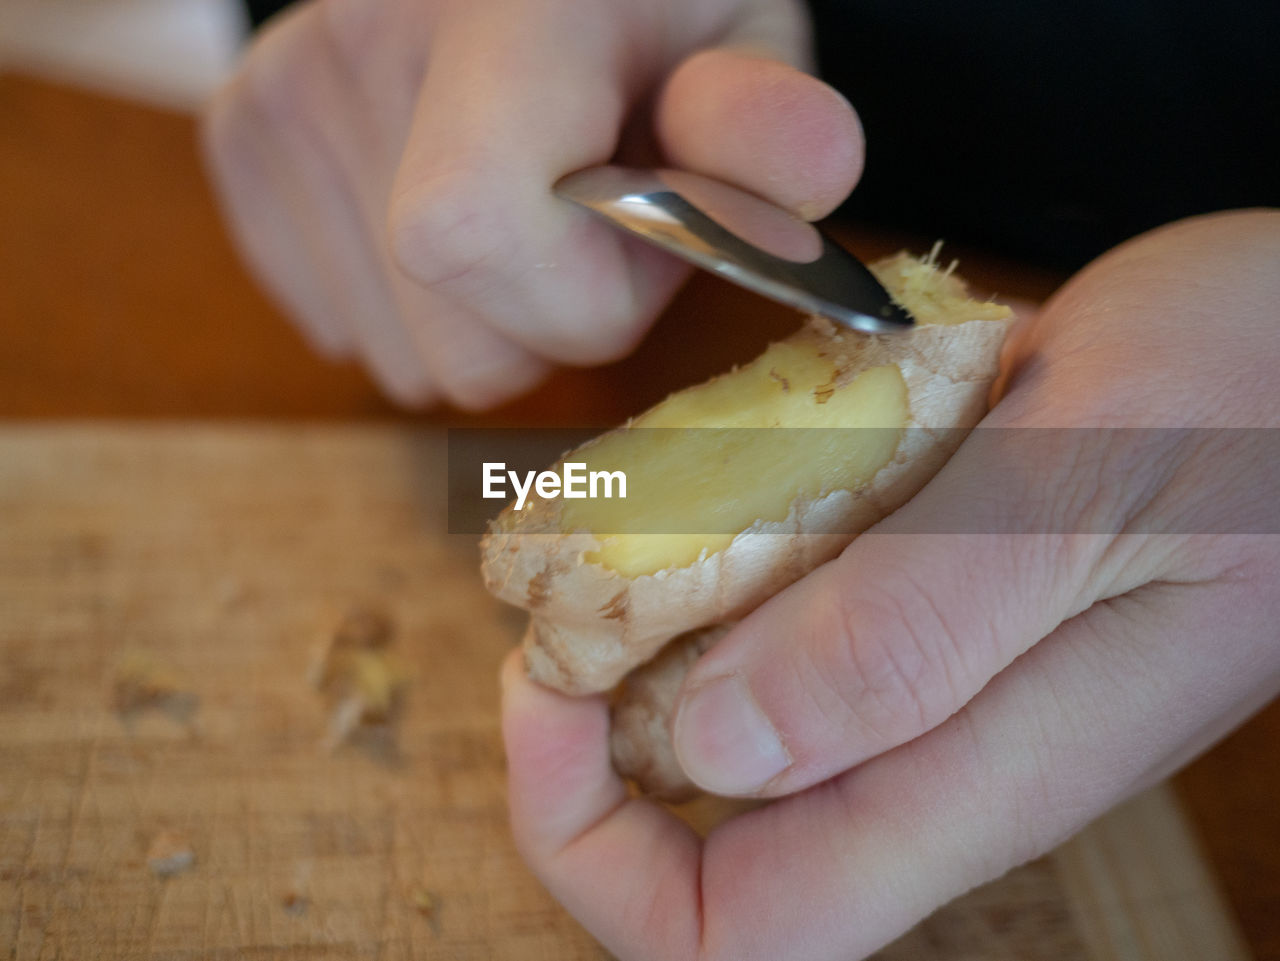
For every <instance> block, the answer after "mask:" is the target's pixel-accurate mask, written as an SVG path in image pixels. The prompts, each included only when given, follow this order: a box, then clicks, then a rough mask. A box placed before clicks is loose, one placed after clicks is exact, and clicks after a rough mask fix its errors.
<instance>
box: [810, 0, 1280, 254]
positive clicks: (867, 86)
mask: <svg viewBox="0 0 1280 961" xmlns="http://www.w3.org/2000/svg"><path fill="white" fill-rule="evenodd" d="M810 3H811V6H812V8H813V11H814V16H815V20H816V23H817V26H818V29H817V38H818V48H819V51H818V52H819V59H820V66H821V71H822V74H823V76H824V78H825V79H827V80H828V81H829V82H831V83H832V84H833V85H835V86H836V87H838V88H839V89H840V90H841V91H842V92H844V93H845V95H846V96H847V97H848V98H849V100H850V101H851V102H852V103H853V104H854V106H855V107H856V108H857V110H858V114H859V116H860V117H861V118H862V122H863V125H864V127H865V129H866V137H867V166H866V172H865V175H864V177H863V180H862V182H861V184H860V185H859V186H858V189H857V190H855V191H854V194H853V197H852V198H851V199H850V200H849V202H848V203H847V204H846V205H845V207H844V208H842V213H845V214H848V215H849V216H851V217H854V218H857V219H859V220H864V221H872V222H876V223H882V224H888V225H893V226H897V227H907V228H910V229H912V230H914V231H918V232H922V233H924V234H925V235H934V236H938V237H945V238H947V239H951V240H964V241H967V242H973V243H977V244H981V245H984V246H987V247H992V248H997V249H1001V250H1004V251H1006V252H1008V253H1010V254H1014V255H1016V256H1019V257H1021V258H1022V259H1025V260H1035V261H1039V262H1042V263H1045V264H1049V265H1052V266H1057V267H1062V268H1074V267H1078V266H1080V265H1081V264H1083V263H1084V262H1085V261H1086V260H1088V259H1090V258H1092V257H1094V256H1096V255H1097V254H1099V253H1101V252H1102V251H1103V250H1105V249H1107V248H1108V247H1111V246H1113V245H1115V244H1116V243H1119V242H1120V241H1121V240H1124V239H1126V238H1127V237H1131V236H1133V235H1134V234H1137V233H1140V232H1142V231H1144V230H1147V229H1149V228H1151V227H1155V226H1157V225H1159V224H1162V223H1167V222H1168V221H1171V220H1176V219H1178V218H1180V217H1185V216H1188V215H1190V214H1195V213H1204V212H1207V211H1211V210H1221V209H1225V208H1229V207H1242V206H1255V205H1268V206H1273V205H1280V46H1278V45H1277V38H1280V5H1277V4H1276V3H1275V0H1219V2H1217V3H1214V4H1207V3H1198V4H1197V3H1188V2H1177V0H1147V2H1145V3H1138V2H1133V0H1130V2H1119V0H1080V2H1076V3H1055V4H1036V3H1026V2H1023V0H984V2H982V3H956V2H950V3H948V2H936V0H810Z"/></svg>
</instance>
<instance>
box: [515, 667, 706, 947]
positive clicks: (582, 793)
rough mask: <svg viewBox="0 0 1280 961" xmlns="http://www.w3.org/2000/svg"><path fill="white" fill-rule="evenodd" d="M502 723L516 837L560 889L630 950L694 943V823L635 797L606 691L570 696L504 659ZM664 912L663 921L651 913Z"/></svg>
mask: <svg viewBox="0 0 1280 961" xmlns="http://www.w3.org/2000/svg"><path fill="white" fill-rule="evenodd" d="M502 690H503V697H502V732H503V739H504V742H505V745H506V752H507V784H508V792H509V795H510V803H511V826H512V832H513V834H514V837H515V840H516V844H517V846H518V847H519V848H520V852H521V854H522V855H523V856H524V858H525V860H526V861H527V862H528V863H529V865H530V867H531V868H532V869H533V871H534V872H535V873H536V874H537V875H538V877H539V878H540V879H541V880H542V882H543V883H544V884H545V885H546V886H547V888H548V889H549V890H550V891H551V893H552V894H553V895H555V896H556V898H557V899H558V900H559V901H560V902H561V903H562V904H563V905H564V906H565V907H566V908H568V910H569V911H570V913H572V914H573V915H574V916H575V917H576V918H578V919H579V921H581V922H582V924H583V925H584V926H585V927H586V928H587V929H588V930H589V931H591V932H592V933H593V934H594V935H595V936H596V937H597V938H599V939H600V940H601V941H602V942H604V943H605V944H606V945H608V946H609V947H610V948H611V949H613V950H614V951H615V952H617V953H619V954H620V955H622V956H623V957H644V956H654V957H679V956H680V955H679V953H678V952H679V951H680V950H681V949H684V948H687V947H688V945H690V944H696V943H697V925H698V915H697V904H698V887H697V861H698V856H699V853H700V843H699V841H698V838H697V837H696V836H695V835H694V833H693V832H692V831H691V830H690V829H689V828H688V827H686V826H685V825H683V824H681V823H680V822H678V821H676V820H675V819H674V818H673V817H671V816H670V815H668V814H666V813H665V812H664V811H662V810H661V809H660V808H659V807H657V806H656V805H654V804H652V803H650V802H647V801H641V800H635V799H629V798H628V796H627V792H626V788H625V786H624V785H623V783H622V781H621V779H620V778H619V777H618V776H617V774H615V773H614V771H613V767H612V765H611V764H610V761H609V748H608V731H609V709H608V704H607V703H606V700H605V699H604V698H602V697H592V698H571V697H566V696H565V695H563V694H560V693H558V692H556V691H552V690H550V689H548V688H544V687H541V686H539V685H537V684H535V683H534V682H532V681H530V680H529V678H528V677H527V676H526V675H525V670H524V660H523V657H522V656H521V654H520V652H519V651H518V650H517V651H514V652H512V654H511V655H510V656H509V657H508V658H507V660H506V662H505V663H504V664H503V668H502ZM650 922H656V923H650Z"/></svg>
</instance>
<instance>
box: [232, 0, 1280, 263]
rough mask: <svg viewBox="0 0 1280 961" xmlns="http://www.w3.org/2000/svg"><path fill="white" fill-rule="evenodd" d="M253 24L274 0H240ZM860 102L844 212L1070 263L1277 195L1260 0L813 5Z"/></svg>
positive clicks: (824, 62) (824, 56) (821, 35)
mask: <svg viewBox="0 0 1280 961" xmlns="http://www.w3.org/2000/svg"><path fill="white" fill-rule="evenodd" d="M246 2H247V3H248V4H249V7H250V11H251V13H252V15H253V16H254V17H255V20H260V19H261V18H263V17H265V16H267V15H268V14H270V13H271V12H274V11H275V10H276V9H279V8H280V7H283V6H285V5H286V3H287V2H288V0H246ZM809 4H810V7H811V9H812V10H813V14H814V20H815V24H816V36H817V39H818V56H819V65H820V68H821V72H822V75H823V77H824V78H825V79H826V80H828V81H829V82H830V83H832V84H833V85H834V86H836V87H837V88H838V89H840V90H841V91H842V92H843V93H844V94H845V96H847V97H848V98H849V100H850V101H851V102H852V103H853V105H854V106H855V107H856V108H857V110H858V113H859V116H861V118H862V122H863V125H864V127H865V129H866V135H867V166H866V172H865V174H864V177H863V180H862V182H861V183H860V184H859V186H858V189H857V190H855V191H854V194H853V197H852V198H851V199H850V200H849V202H848V203H847V204H845V206H844V207H842V208H841V211H840V213H841V214H842V215H845V216H847V217H850V218H854V219H857V220H860V221H864V222H869V223H877V224H883V225H887V226H893V227H901V228H907V229H909V230H912V231H915V232H917V233H920V234H923V235H925V236H928V237H942V238H945V239H948V240H955V241H964V242H968V243H972V244H977V245H981V246H985V247H988V248H992V249H996V250H1001V251H1004V252H1006V253H1009V254H1011V255H1014V256H1016V257H1018V258H1020V259H1022V260H1025V261H1033V262H1039V263H1042V264H1045V265H1048V266H1054V267H1059V268H1064V269H1072V268H1075V267H1078V266H1080V265H1081V264H1083V263H1084V262H1085V261H1087V260H1089V259H1090V258H1092V257H1094V256H1096V255H1097V254H1099V253H1101V252H1102V251H1103V250H1105V249H1107V248H1108V247H1111V246H1113V245H1115V244H1116V243H1119V242H1120V241H1121V240H1124V239H1125V238H1127V237H1131V236H1133V235H1134V234H1137V233H1140V232H1142V231H1143V230H1146V229H1149V228H1151V227H1155V226H1157V225H1159V224H1161V223H1166V222H1168V221H1170V220H1176V219H1178V218H1180V217H1185V216H1188V215H1190V214H1195V213H1203V212H1207V211H1211V210H1221V209H1225V208H1229V207H1243V206H1256V205H1267V206H1280V47H1278V46H1277V38H1278V37H1280V5H1277V4H1276V2H1275V0H1219V2H1217V3H1214V4H1207V3H1198V4H1197V3H1192V2H1188V0H1146V2H1137V0H1128V2H1124V0H1081V2H1078V3H1069V4H1035V3H1026V2H1025V0H984V2H982V3H960V2H954V0H952V2H946V0H809Z"/></svg>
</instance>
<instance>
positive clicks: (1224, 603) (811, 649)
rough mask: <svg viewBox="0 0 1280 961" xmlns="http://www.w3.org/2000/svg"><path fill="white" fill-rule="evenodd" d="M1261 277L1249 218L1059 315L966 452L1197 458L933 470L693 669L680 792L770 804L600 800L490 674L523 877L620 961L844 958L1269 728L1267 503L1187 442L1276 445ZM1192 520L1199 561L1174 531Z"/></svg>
mask: <svg viewBox="0 0 1280 961" xmlns="http://www.w3.org/2000/svg"><path fill="white" fill-rule="evenodd" d="M1278 266H1280V214H1277V213H1274V212H1246V213H1235V214H1222V215H1216V216H1211V217H1206V218H1200V219H1196V220H1191V221H1186V222H1182V223H1179V224H1176V225H1173V226H1171V227H1168V228H1164V229H1162V230H1159V231H1156V232H1153V233H1152V234H1149V235H1146V236H1144V237H1141V238H1139V239H1137V240H1135V241H1132V242H1130V243H1129V244H1126V245H1125V246H1123V247H1121V248H1119V249H1118V250H1116V251H1113V252H1112V253H1110V254H1108V255H1106V256H1105V257H1103V258H1101V259H1100V260H1099V261H1097V262H1096V263H1094V264H1093V265H1091V266H1090V267H1089V268H1087V269H1086V270H1084V271H1083V272H1082V273H1081V274H1079V275H1078V276H1077V277H1076V278H1074V279H1073V280H1072V281H1071V282H1069V283H1068V284H1067V285H1065V286H1064V287H1063V289H1062V290H1061V291H1060V292H1059V293H1058V294H1057V295H1056V296H1055V297H1054V298H1053V299H1052V300H1051V301H1050V302H1049V303H1048V304H1047V305H1046V306H1045V308H1044V309H1043V311H1041V313H1040V314H1038V315H1037V316H1036V317H1035V319H1034V320H1033V321H1032V322H1031V323H1030V324H1029V325H1028V326H1027V327H1026V328H1025V329H1024V330H1022V331H1021V332H1020V333H1019V335H1018V337H1017V340H1016V342H1015V344H1014V347H1013V350H1012V357H1011V365H1010V368H1009V374H1010V376H1009V378H1008V381H1007V387H1006V390H1005V394H1004V396H1003V398H1002V399H1001V400H1000V402H999V403H998V404H997V405H996V406H995V408H994V409H993V410H992V412H991V413H990V414H989V415H988V417H987V419H986V421H985V422H984V425H983V426H984V427H1004V428H1029V427H1042V428H1099V427H1108V428H1109V427H1120V426H1141V427H1178V428H1181V427H1200V428H1205V429H1206V430H1205V431H1203V432H1201V433H1200V434H1197V435H1195V436H1197V437H1203V438H1204V440H1205V443H1204V444H1203V445H1199V446H1196V447H1194V448H1192V449H1190V450H1188V449H1186V448H1172V447H1171V448H1169V449H1161V448H1160V447H1159V444H1158V443H1157V446H1156V447H1154V448H1153V447H1151V446H1149V445H1144V446H1138V447H1134V446H1130V445H1128V444H1127V443H1126V441H1125V438H1126V437H1127V435H1126V434H1125V433H1124V432H1121V431H1093V430H1090V431H1085V432H1084V434H1083V435H1082V436H1085V437H1088V438H1094V439H1108V438H1110V439H1112V440H1114V443H1112V444H1110V446H1106V447H1101V448H1096V449H1091V448H1088V447H1084V448H1081V447H1074V448H1072V447H1065V448H1063V449H1062V450H1063V452H1064V453H1070V454H1072V455H1075V456H1071V457H1063V458H1062V459H1059V460H1056V461H1055V460H1052V459H1046V460H1044V461H1043V462H1041V463H1037V464H1035V465H1033V469H1030V470H1028V469H1027V465H1026V464H1021V463H1000V462H992V461H991V460H990V459H988V458H987V457H985V456H978V455H979V454H982V453H983V452H984V449H983V448H980V447H976V446H973V445H971V444H970V443H966V444H963V445H961V447H960V449H959V450H958V451H957V452H956V454H955V455H954V456H953V457H952V459H951V460H950V461H949V462H948V464H947V466H946V467H945V468H944V469H943V470H942V471H941V473H939V474H938V476H937V477H936V478H935V479H934V480H933V481H932V482H930V483H929V484H928V485H927V486H926V487H925V488H924V489H923V490H922V491H921V492H920V493H919V494H917V495H916V496H915V497H914V498H913V499H912V500H911V501H910V502H909V503H907V504H906V505H905V506H904V507H902V508H901V509H900V510H899V511H898V512H897V513H896V514H894V515H893V516H891V517H890V518H889V519H888V520H886V521H884V522H883V523H881V524H880V525H878V526H877V527H874V528H872V529H871V530H870V531H869V532H867V533H865V534H862V535H861V536H859V537H858V538H857V539H855V540H854V541H853V542H852V544H851V545H850V546H849V547H848V548H847V549H846V550H845V551H844V552H843V553H842V554H841V555H840V556H839V557H837V558H836V559H834V560H832V561H830V562H829V563H827V564H825V565H823V566H821V567H819V568H818V569H817V570H815V571H814V572H813V573H811V574H809V575H808V576H806V577H804V578H803V579H801V580H800V581H798V582H797V583H796V584H794V585H793V586H791V587H789V588H787V589H785V590H783V591H782V592H781V593H779V594H778V595H777V596H776V597H774V598H773V599H772V600H770V601H768V602H766V603H765V604H764V605H763V606H762V607H761V608H760V609H759V610H757V611H755V612H754V613H753V614H751V615H750V616H748V617H747V618H746V619H744V620H743V621H742V623H741V624H740V625H738V626H737V627H736V628H735V629H734V630H732V631H731V632H730V633H729V634H728V635H727V636H726V637H725V638H723V639H722V640H721V641H720V642H719V643H718V644H717V645H716V646H715V647H714V648H713V649H712V650H711V651H710V652H709V653H708V654H706V655H704V656H703V658H702V659H701V660H700V661H699V662H698V664H697V665H696V667H694V668H693V670H692V672H691V674H690V676H689V678H688V680H687V682H686V686H685V688H684V692H683V696H682V699H681V702H680V706H679V709H678V714H677V720H676V725H675V733H676V749H677V753H678V756H679V759H680V761H681V762H682V764H683V766H684V769H685V771H686V772H687V773H688V774H689V775H690V776H691V777H692V779H693V780H694V781H695V782H697V783H698V784H699V785H701V786H702V787H704V788H707V789H711V790H716V791H719V792H722V793H729V794H740V795H754V796H762V797H776V798H779V800H778V801H776V802H775V803H773V804H771V805H768V806H765V807H763V808H760V809H758V810H755V811H752V812H751V813H749V814H746V815H743V816H741V817H738V818H736V819H734V820H732V821H730V822H728V823H726V824H724V825H722V826H721V827H720V828H719V829H717V830H716V831H715V832H713V833H712V834H711V835H710V836H709V837H708V838H707V839H706V840H705V841H703V840H700V839H699V838H698V837H696V836H695V835H694V834H693V833H692V832H690V831H689V830H688V829H686V828H685V827H684V826H683V825H682V824H681V823H680V822H678V821H677V820H676V819H674V818H673V817H671V816H669V815H668V814H666V813H665V812H664V811H663V810H662V809H661V808H660V807H659V806H657V805H656V804H654V803H652V802H649V801H644V800H635V799H629V798H628V794H627V792H626V790H625V787H624V785H623V783H622V781H621V779H620V778H619V777H618V776H617V775H616V774H615V773H614V771H613V769H612V767H611V765H610V760H609V747H608V725H609V714H608V705H607V703H606V702H605V700H604V699H603V698H601V697H594V698H573V697H567V696H565V695H562V694H559V693H556V692H553V691H550V690H548V689H546V688H543V687H540V686H538V685H535V684H533V683H532V682H530V681H529V680H528V679H527V678H526V677H525V675H524V671H523V665H522V662H521V659H520V657H519V655H513V657H512V658H511V660H510V661H509V662H508V664H507V665H506V668H505V671H504V675H503V678H504V687H505V701H504V734H505V738H506V744H507V752H508V758H509V775H510V782H509V783H510V797H511V806H512V823H513V828H514V831H515V836H516V839H517V842H518V844H519V845H520V847H521V850H522V852H523V853H524V855H525V857H526V858H527V859H528V861H529V863H530V865H531V866H532V867H533V869H534V871H535V872H536V873H537V874H538V875H539V876H540V877H541V878H542V880H543V881H544V883H546V884H547V885H548V887H549V888H550V889H551V891H552V892H553V893H554V894H555V895H556V896H557V897H558V898H559V899H560V900H561V901H562V902H563V903H564V904H565V905H566V906H567V907H568V908H569V909H570V910H571V911H572V912H573V913H574V914H575V915H576V916H577V917H578V918H579V919H580V920H581V921H582V922H583V923H584V924H585V925H586V926H587V927H588V929H590V930H591V931H592V932H593V933H594V934H595V935H596V936H597V937H598V938H600V940H601V941H602V942H603V943H604V944H605V945H606V946H607V947H608V948H609V949H610V950H611V951H613V952H614V953H616V954H617V955H618V956H619V957H621V958H624V959H635V961H640V959H646V958H689V959H694V958H701V959H712V958H725V959H729V958H732V959H735V961H745V959H754V958H761V959H773V958H778V957H788V958H793V959H796V961H801V959H803V961H811V959H819V958H830V959H837V958H838V959H842V961H843V959H850V958H856V957H862V956H865V955H866V954H869V953H871V952H872V951H874V950H875V949H876V948H878V947H880V946H881V945H883V944H885V943H887V942H888V941H890V940H891V939H893V938H894V937H896V936H897V935H898V934H900V933H901V932H903V931H904V930H905V929H906V928H908V927H910V926H911V925H912V924H914V923H915V922H916V921H917V920H919V919H920V918H921V917H923V916H924V915H926V914H927V913H929V912H930V911H932V910H933V909H934V908H935V907H937V906H938V905H940V904H941V903H943V902H944V901H946V900H949V899H950V898H952V897H953V896H955V895H957V894H959V893H960V892H961V891H963V890H965V889H967V888H969V887H971V886H972V885H974V884H978V883H981V882H982V881H985V880H987V879H989V878H992V877H994V876H996V875H998V874H1001V873H1003V872H1004V871H1005V870H1007V869H1008V868H1009V867H1011V866H1013V865H1015V864H1018V863H1020V862H1022V861H1024V860H1027V859H1029V858H1031V857H1034V856H1036V855H1038V854H1040V853H1043V852H1044V851H1046V850H1048V849H1049V848H1051V847H1052V846H1054V845H1056V844H1057V843H1059V842H1060V841H1061V840H1063V839H1064V838H1065V837H1067V836H1068V835H1070V834H1071V833H1073V832H1074V831H1076V830H1078V829H1079V828H1080V827H1082V826H1083V825H1084V824H1085V823H1087V822H1088V821H1089V820H1091V819H1092V818H1094V817H1096V816H1097V815H1099V814H1101V813H1102V812H1103V811H1104V810H1106V808H1108V807H1109V806H1111V805H1112V804H1114V803H1115V802H1117V801H1119V800H1121V799H1122V798H1124V797H1125V796H1127V795H1129V794H1131V793H1133V792H1135V791H1137V790H1140V789H1141V788H1143V787H1145V786H1147V785H1149V784H1151V783H1153V782H1155V781H1156V780H1158V779H1159V778H1161V777H1164V776H1165V775H1167V774H1168V773H1170V772H1171V771H1173V770H1174V769H1176V768H1177V767H1178V766H1180V765H1181V764H1183V763H1185V762H1186V761H1187V760H1189V759H1190V758H1191V757H1193V756H1194V755H1195V754H1196V753H1198V752H1199V751H1201V750H1203V749H1204V748H1205V747H1207V746H1208V745H1209V744H1211V743H1212V742H1213V741H1214V740H1215V739H1216V738H1217V737H1219V736H1221V735H1222V734H1223V733H1224V732H1225V731H1227V730H1229V729H1230V727H1231V726H1233V725H1234V724H1236V723H1239V721H1241V720H1242V719H1243V718H1245V717H1246V716H1247V715H1248V714H1249V713H1251V712H1252V711H1253V710H1255V709H1256V708H1257V707H1259V706H1260V705H1261V704H1263V703H1265V702H1266V700H1268V699H1269V698H1271V697H1272V696H1274V694H1275V693H1276V691H1277V689H1278V688H1280V646H1278V645H1277V644H1276V642H1275V626H1274V625H1275V624H1276V623H1277V620H1278V618H1280V594H1277V592H1276V590H1275V583H1276V580H1277V577H1280V545H1277V544H1276V543H1275V540H1276V539H1275V538H1274V537H1272V536H1263V535H1261V534H1251V533H1248V531H1249V530H1250V529H1256V530H1264V529H1270V530H1275V529H1280V517H1277V516H1276V507H1275V491H1274V489H1266V488H1265V487H1263V488H1260V489H1258V490H1256V491H1253V492H1252V495H1251V496H1250V493H1249V492H1248V491H1242V490H1240V489H1239V488H1234V487H1232V486H1231V478H1232V477H1234V476H1239V475H1240V473H1241V472H1243V471H1249V470H1256V468H1257V465H1258V463H1259V461H1260V458H1266V457H1268V456H1269V454H1271V453H1272V452H1269V451H1267V450H1266V449H1260V448H1259V444H1260V443H1261V444H1262V445H1263V448H1265V436H1264V433H1263V432H1256V433H1248V432H1245V433H1229V432H1226V433H1224V432H1223V431H1221V430H1217V429H1223V428H1235V427H1269V428H1274V427H1277V426H1280V408H1278V407H1277V404H1276V400H1275V398H1276V396H1277V395H1278V394H1280V380H1278V375H1277V373H1276V371H1277V368H1278V365H1277V361H1278V360H1280V326H1277V324H1276V322H1275V304H1276V303H1277V301H1278V300H1280V269H1277V268H1278ZM1151 436H1152V435H1151V434H1149V433H1146V434H1143V437H1144V439H1147V440H1149V439H1150V437H1151ZM1155 436H1156V437H1157V439H1158V438H1159V437H1160V436H1161V435H1160V433H1157V434H1156V435H1155ZM1184 439H1185V435H1183V434H1180V433H1179V432H1177V431H1169V432H1168V440H1169V443H1170V444H1175V443H1181V442H1182V441H1183V440H1184ZM1175 453H1176V455H1177V456H1176V457H1175V456H1172V455H1173V454H1175ZM1082 454H1083V455H1086V456H1080V455H1082ZM957 503H962V504H964V505H965V510H966V511H967V519H968V522H969V527H970V529H971V530H975V531H976V530H982V529H984V523H986V524H987V525H988V526H987V527H986V529H989V530H1000V529H1001V524H1000V520H1001V518H1002V517H1004V516H1006V515H1007V513H1008V512H1009V511H1011V510H1013V511H1016V512H1018V513H1019V514H1020V515H1021V516H1024V517H1031V518H1038V519H1040V520H1041V522H1042V523H1041V526H1040V531H1041V532H1040V533H1016V534H998V533H996V534H992V533H983V534H960V533H928V532H929V531H931V530H937V529H938V526H939V525H938V523H937V521H938V519H940V518H947V517H954V515H955V510H956V505H957ZM1205 511H1210V512H1211V516H1212V517H1214V518H1215V523H1216V529H1217V530H1218V531H1221V532H1219V533H1213V532H1210V530H1209V528H1205V529H1204V530H1202V531H1200V532H1193V530H1194V525H1189V524H1187V523H1186V519H1187V518H1191V517H1195V516H1198V515H1201V514H1202V513H1203V512H1205ZM1259 518H1261V522H1259ZM1127 528H1129V529H1131V530H1133V531H1135V532H1133V533H1129V532H1126V529H1127ZM1137 531H1142V532H1137ZM1160 531H1164V533H1159V532H1160ZM1227 531H1230V533H1222V532H1227ZM904 532H910V533H904ZM921 532H924V533H921ZM620 865H625V870H622V869H620V867H619V866H620Z"/></svg>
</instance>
